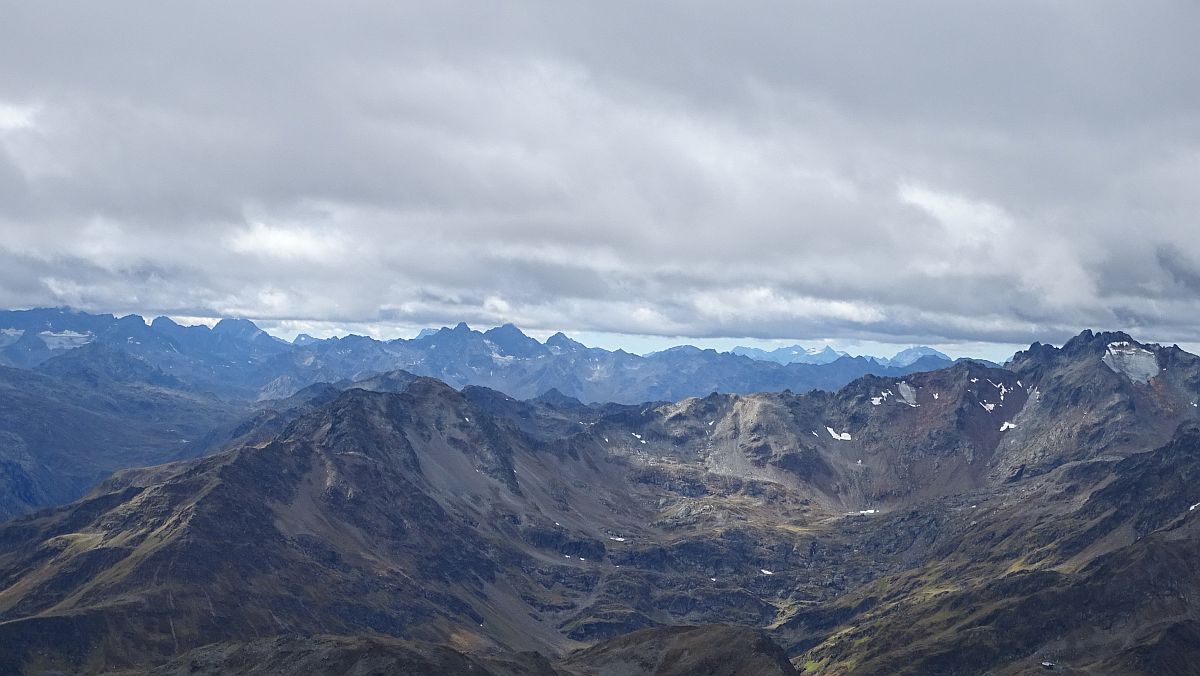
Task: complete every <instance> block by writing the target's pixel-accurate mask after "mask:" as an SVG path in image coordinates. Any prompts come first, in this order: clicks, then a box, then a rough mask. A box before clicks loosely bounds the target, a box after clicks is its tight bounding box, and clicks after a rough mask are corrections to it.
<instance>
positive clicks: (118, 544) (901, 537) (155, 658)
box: [0, 330, 1200, 674]
mask: <svg viewBox="0 0 1200 676" xmlns="http://www.w3.org/2000/svg"><path fill="white" fill-rule="evenodd" d="M434 335H442V336H443V337H445V336H446V335H447V334H446V332H443V333H441V334H434ZM449 335H457V334H455V330H450V331H449ZM531 349H532V348H531ZM85 350H90V351H85ZM122 355H124V356H122ZM68 357H70V358H71V359H73V360H74V362H69V361H66V359H67V358H68ZM44 364H45V367H44V368H41V369H40V370H38V371H37V372H31V371H24V370H21V371H18V370H15V369H14V370H11V371H12V372H13V373H20V374H23V375H24V377H26V378H29V379H31V380H29V382H28V383H26V384H25V385H23V389H24V390H29V391H36V388H35V387H34V386H35V385H37V386H39V387H42V388H48V389H49V390H53V386H52V384H53V383H57V382H60V381H59V380H56V379H61V378H69V379H70V382H71V383H73V384H72V387H77V388H81V389H79V390H78V392H84V391H85V389H84V388H92V389H91V390H86V391H101V390H102V391H105V392H115V393H121V392H126V389H132V391H133V392H134V393H136V394H137V396H141V397H146V398H151V399H153V400H154V401H156V402H161V401H165V402H176V401H177V398H178V397H182V396H184V394H186V393H187V392H188V391H189V390H188V387H189V386H188V384H187V383H186V382H184V383H182V384H181V381H179V380H178V376H174V375H171V374H169V373H167V372H166V371H164V370H162V369H158V368H149V367H148V366H147V365H146V362H145V360H141V359H132V360H131V359H130V358H129V357H128V354H127V353H124V352H118V353H114V352H113V350H112V349H110V348H107V347H104V346H103V344H100V345H91V346H89V347H84V348H79V349H77V350H74V351H73V352H66V353H64V354H63V355H60V356H57V357H55V358H53V359H51V360H49V361H47V362H44ZM122 388H126V389H122ZM18 389H21V388H18ZM45 396H46V397H47V398H49V397H50V395H48V394H47V395H45ZM112 396H113V397H116V399H114V401H116V402H118V403H120V402H124V401H125V399H122V398H121V397H134V394H128V393H126V394H120V396H119V397H118V395H117V394H113V395H112ZM190 396H195V397H199V399H197V401H203V402H206V403H205V405H208V406H217V405H218V404H221V405H228V404H222V403H221V402H220V400H214V399H212V398H211V397H210V395H207V394H192V395H190ZM135 400H136V398H135ZM1198 401H1200V359H1198V358H1197V357H1195V356H1194V355H1191V354H1189V353H1187V352H1184V351H1182V350H1180V349H1178V348H1174V347H1170V348H1165V347H1160V346H1157V345H1143V344H1140V343H1138V342H1136V341H1134V340H1133V339H1132V338H1131V337H1129V336H1127V335H1124V334H1092V333H1091V332H1085V333H1084V334H1081V335H1080V336H1078V337H1077V338H1075V339H1073V340H1071V341H1070V342H1068V343H1067V344H1066V345H1064V346H1063V347H1062V348H1055V347H1051V346H1046V345H1040V344H1034V345H1033V346H1031V347H1030V349H1029V350H1027V351H1024V352H1021V353H1018V354H1017V355H1016V356H1015V357H1014V358H1013V360H1012V361H1011V362H1010V363H1009V364H1008V365H1007V366H1006V367H1004V368H997V367H991V366H987V365H985V364H980V363H972V362H962V363H958V364H954V365H953V366H950V367H948V368H942V369H937V370H930V371H920V372H913V373H908V374H905V375H902V376H890V377H889V376H879V375H868V376H865V377H862V378H860V379H857V380H855V381H853V382H851V383H849V384H848V385H846V386H845V387H843V388H841V389H840V390H838V391H837V392H836V393H828V392H820V391H817V392H810V393H807V394H794V393H791V392H778V393H758V394H745V395H739V394H711V395H707V396H704V397H693V398H686V399H682V400H680V401H677V402H673V403H646V404H636V405H627V404H585V403H582V402H581V401H580V400H579V399H578V398H575V397H572V396H569V395H568V394H566V393H564V392H562V391H558V390H554V391H550V392H548V393H546V394H545V395H543V396H540V397H536V398H533V399H527V400H519V399H517V398H514V397H512V396H510V395H508V394H505V393H502V392H499V391H496V390H493V389H488V388H483V387H476V386H468V387H464V388H462V389H461V390H458V389H455V388H453V387H451V386H449V385H448V384H446V383H445V382H443V381H440V380H437V379H433V378H428V377H422V376H418V375H414V374H410V373H407V372H403V371H396V372H390V373H387V374H385V375H380V376H372V377H366V378H362V379H360V380H358V381H342V382H339V383H336V384H316V385H312V386H310V387H306V388H304V389H302V390H300V391H298V392H297V393H295V394H294V395H293V396H291V397H290V398H288V399H286V400H277V401H273V402H270V403H269V404H259V405H256V406H257V407H256V408H255V409H254V410H253V411H251V412H250V414H249V415H248V416H245V417H241V418H238V420H239V422H229V423H226V424H224V425H223V426H218V427H217V428H216V430H217V431H214V432H212V433H211V434H209V435H208V437H207V440H206V442H205V445H204V449H206V451H205V452H207V450H211V449H217V450H216V452H212V453H207V454H205V455H203V457H199V458H194V459H187V458H184V459H180V460H177V461H175V462H173V463H169V464H165V465H158V466H155V467H150V468H147V469H130V470H125V471H121V472H118V473H116V474H114V475H113V476H112V477H111V478H109V479H108V480H106V481H105V482H103V483H102V484H100V485H99V486H98V487H96V488H95V489H94V490H92V491H91V492H90V493H89V494H88V495H87V496H86V497H84V498H83V499H81V500H79V501H77V502H74V503H73V504H70V505H67V506H64V507H58V508H53V509H47V510H43V511H41V512H38V513H36V514H32V515H29V516H25V517H21V518H18V519H15V520H12V521H9V522H8V523H6V524H3V525H0V665H3V667H4V669H6V670H8V671H10V672H12V673H37V672H54V671H57V672H61V673H103V672H108V671H122V672H124V673H164V674H167V673H171V674H174V673H213V674H215V673H275V672H276V671H278V670H279V669H284V670H290V671H298V672H303V673H330V674H332V673H383V672H386V671H387V670H392V671H395V672H398V673H450V674H453V673H492V674H516V673H544V674H553V673H557V674H618V673H620V674H624V673H630V674H633V673H659V674H676V673H678V674H688V673H743V674H770V673H791V672H792V671H793V670H797V671H799V672H801V673H813V674H817V673H819V674H884V673H888V674H891V673H911V674H939V673H945V674H959V673H1020V672H1023V671H1029V670H1037V671H1040V670H1042V669H1043V668H1044V667H1043V666H1042V663H1043V662H1046V663H1052V666H1050V667H1045V668H1053V669H1059V670H1072V671H1076V672H1079V673H1147V674H1149V673H1156V674H1158V673H1180V674H1182V673H1190V671H1189V670H1190V669H1192V668H1193V666H1194V664H1195V663H1196V662H1195V660H1196V659H1197V657H1198V654H1197V651H1198V650H1200V649H1197V648H1196V646H1198V645H1200V632H1198V627H1197V624H1196V621H1195V619H1194V614H1195V609H1194V606H1193V602H1192V600H1191V599H1193V598H1195V597H1196V594H1197V593H1200V589H1198V588H1197V587H1198V586H1200V584H1198V583H1200V576H1198V575H1197V573H1196V572H1195V570H1196V568H1195V566H1194V565H1193V563H1194V561H1195V560H1196V558H1197V555H1198V554H1200V551H1197V549H1200V544H1198V543H1200V540H1197V538H1196V533H1194V532H1193V531H1194V530H1195V529H1196V528H1197V527H1198V526H1197V525H1196V518H1197V516H1200V514H1197V512H1196V511H1194V510H1195V508H1196V506H1197V505H1196V503H1200V497H1197V495H1198V494H1197V493H1196V491H1197V489H1196V488H1195V486H1197V485H1200V432H1198V431H1197V428H1196V424H1197V421H1198V419H1200V418H1198V411H1200V409H1198V408H1197V403H1198ZM213 402H218V403H216V404H215V403H213ZM122 405H126V404H123V403H122ZM128 405H134V404H128ZM164 405H165V404H164ZM172 405H174V404H172ZM100 408H103V407H100ZM152 410H154V409H152ZM219 412H220V413H222V414H223V415H230V412H229V411H227V410H223V409H222V410H220V411H219ZM194 452H197V453H199V452H201V451H200V450H195V451H194ZM372 669H375V670H377V671H371V670H372ZM356 670H357V671H356ZM378 670H382V671H378Z"/></svg>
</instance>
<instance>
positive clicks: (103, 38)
mask: <svg viewBox="0 0 1200 676" xmlns="http://www.w3.org/2000/svg"><path fill="white" fill-rule="evenodd" d="M1197 19H1200V8H1198V7H1197V6H1196V5H1195V4H1194V3H1185V2H1150V3H1140V4H1139V5H1137V6H1136V7H1133V6H1130V5H1126V4H1121V3H1108V2H1060V3H1033V2H1028V3H1026V2H1017V3H1005V4H1003V5H997V6H994V7H984V6H980V5H978V4H975V3H961V2H914V3H903V4H896V3H857V2H846V3H792V2H787V3H785V2H763V3H756V4H754V5H752V6H736V7H735V6H733V5H729V4H728V3H705V2H701V3H695V2H687V3H684V2H678V3H675V2H667V3H654V4H652V5H651V4H646V3H615V4H614V3H608V4H603V5H591V6H580V5H575V4H565V3H550V2H529V3H517V4H512V3H508V4H480V3H456V2H445V3H436V4H435V5H420V4H410V3H392V2H350V3H343V4H339V5H337V6H336V7H335V6H332V5H327V4H323V3H307V2H300V3H275V2H265V3H253V4H250V5H247V4H245V3H222V2H217V3H204V4H201V5H194V6H180V5H168V4H164V3H158V2H115V3H105V4H104V5H103V6H100V5H81V6H71V7H67V6H62V5H54V4H51V3H24V4H21V5H19V6H18V7H17V8H15V9H14V10H13V11H11V12H6V21H5V22H4V23H3V26H0V63H6V64H10V65H12V66H13V67H9V68H4V69H0V235H3V237H2V238H0V271H2V272H0V304H3V305H34V304H58V303H72V304H78V305H81V306H83V307H86V308H90V309H98V310H104V311H133V310H139V311H144V312H149V313H159V312H162V313H171V314H180V315H189V316H211V315H221V314H239V315H246V316H251V317H255V318H260V319H264V320H268V321H272V322H287V321H295V322H316V321H329V322H337V323H339V324H353V323H371V322H377V323H378V322H384V323H391V324H394V325H424V324H434V325H438V324H453V323H455V322H457V321H459V320H466V321H468V322H473V323H483V324H486V323H498V322H501V321H516V322H517V323H519V324H522V325H523V326H527V327H528V328H530V329H535V330H558V329H565V330H568V331H572V330H574V331H611V332H622V333H653V334H660V335H691V336H696V337H722V336H745V337H760V338H794V339H811V338H827V337H841V338H848V339H849V338H857V339H869V340H884V341H886V340H894V341H907V340H910V339H911V340H917V339H920V340H921V341H925V342H939V341H940V342H945V341H964V342H965V341H1000V342H1028V341H1031V340H1035V339H1036V340H1057V339H1061V338H1063V337H1065V336H1068V335H1070V334H1073V333H1075V332H1077V331H1078V330H1079V329H1081V328H1083V327H1085V326H1093V327H1101V328H1136V329H1138V330H1139V331H1140V332H1142V333H1143V334H1144V335H1145V336H1146V337H1147V338H1150V339H1162V340H1192V341H1194V340H1195V335H1196V333H1197V329H1198V328H1200V327H1198V323H1200V322H1197V320H1195V319H1193V318H1195V317H1200V312H1197V310H1200V299H1197V295H1196V294H1195V289H1196V288H1197V287H1196V281H1195V277H1193V276H1192V275H1194V274H1195V271H1196V268H1195V266H1194V265H1193V264H1192V263H1191V262H1192V261H1196V260H1200V240H1197V238H1196V237H1195V236H1194V234H1193V233H1194V223H1193V220H1192V219H1193V215H1194V214H1196V213H1200V193H1197V192H1196V191H1195V190H1194V186H1195V185H1197V184H1198V183H1200V160H1198V159H1197V158H1200V122H1198V120H1200V81H1198V80H1200V71H1197V69H1195V68H1193V67H1191V64H1193V63H1196V62H1198V61H1200V47H1198V46H1197V45H1196V43H1195V41H1194V39H1193V36H1192V31H1191V27H1192V26H1194V25H1196V23H1197V21H1196V20H1197ZM18 109H20V110H31V111H33V113H32V114H31V116H30V119H29V124H25V123H24V122H22V121H21V119H18V117H19V116H15V115H10V116H9V117H10V118H12V119H11V120H9V122H8V123H6V122H5V120H6V119H8V118H6V117H5V114H4V112H3V111H5V110H18ZM6 124H7V126H6Z"/></svg>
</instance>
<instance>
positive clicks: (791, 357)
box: [729, 345, 951, 368]
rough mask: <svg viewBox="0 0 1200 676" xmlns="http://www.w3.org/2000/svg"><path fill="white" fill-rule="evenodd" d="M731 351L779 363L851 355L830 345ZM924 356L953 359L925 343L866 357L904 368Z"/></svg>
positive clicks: (816, 361) (829, 360)
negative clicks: (893, 354)
mask: <svg viewBox="0 0 1200 676" xmlns="http://www.w3.org/2000/svg"><path fill="white" fill-rule="evenodd" d="M729 352H730V354H736V355H740V356H743V357H750V358H751V359H757V360H759V361H771V362H776V363H779V364H832V363H833V362H835V361H837V360H839V359H841V358H842V357H849V356H850V354H849V353H848V352H843V351H841V350H835V349H833V348H832V347H830V346H828V345H826V346H824V347H822V348H815V347H804V346H803V345H792V346H790V347H779V348H775V349H774V350H763V349H760V348H757V347H743V346H740V345H739V346H738V347H735V348H733V349H732V350H730V351H729ZM924 357H934V358H936V359H941V360H944V361H951V359H950V357H949V356H947V355H946V354H944V353H942V352H938V351H937V350H935V349H933V348H932V347H927V346H925V345H916V346H913V347H909V348H905V349H903V350H901V351H900V352H897V353H896V355H895V356H893V357H890V358H889V357H871V356H867V357H866V359H868V360H869V361H873V362H875V363H876V364H879V365H881V366H892V367H896V368H904V367H906V366H909V365H911V364H912V363H913V362H915V361H917V360H918V359H922V358H924Z"/></svg>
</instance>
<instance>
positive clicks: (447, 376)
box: [0, 308, 950, 403]
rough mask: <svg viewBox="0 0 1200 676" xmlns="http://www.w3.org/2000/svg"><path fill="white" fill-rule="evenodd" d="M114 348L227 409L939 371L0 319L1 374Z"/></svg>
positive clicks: (768, 387) (682, 353)
mask: <svg viewBox="0 0 1200 676" xmlns="http://www.w3.org/2000/svg"><path fill="white" fill-rule="evenodd" d="M90 343H98V344H101V345H105V346H108V347H111V348H114V349H119V350H122V351H124V352H127V353H129V354H130V355H133V356H134V357H136V358H138V359H141V360H142V361H145V362H146V363H147V364H149V365H151V366H153V367H155V368H157V369H159V370H161V371H162V372H164V373H166V374H168V375H171V376H173V377H175V378H178V379H179V380H180V381H182V382H184V383H187V384H188V385H189V386H190V387H192V388H193V389H195V390H198V391H203V392H207V393H209V394H213V395H215V396H218V397H221V398H223V399H226V400H243V401H249V400H263V399H276V398H280V397H288V396H291V395H292V394H295V393H296V392H297V391H299V390H300V389H302V388H304V387H305V386H308V385H311V384H313V383H317V382H333V381H337V380H342V379H358V378H361V377H363V376H365V375H369V374H374V373H386V372H388V371H394V370H397V369H404V370H407V371H410V372H412V373H416V374H419V375H427V376H432V377H436V378H439V379H441V380H443V381H445V382H447V383H449V384H451V385H453V386H455V387H463V386H466V385H482V386H486V387H492V388H494V389H498V390H500V391H503V392H505V393H507V394H509V395H511V396H515V397H523V398H528V397H535V396H537V395H539V394H542V393H543V392H546V391H548V390H551V389H556V390H558V391H560V392H562V393H564V394H566V395H568V396H572V397H576V398H578V399H581V400H583V401H594V402H608V401H613V402H621V403H636V402H640V401H655V400H673V399H680V398H683V397H689V396H702V395H705V394H708V393H710V392H716V391H719V392H734V393H750V392H765V391H783V390H788V389H790V390H792V391H796V392H806V391H808V390H811V389H837V388H838V387H841V386H842V385H845V384H846V383H848V382H850V381H851V380H853V379H855V378H858V377H860V376H863V375H866V374H868V373H873V374H878V375H903V374H904V373H907V372H912V371H917V370H928V369H931V368H940V367H942V366H946V365H948V364H949V363H950V359H949V358H948V357H946V356H945V355H942V354H941V353H936V352H934V351H928V350H929V348H923V350H925V351H922V352H919V353H913V352H911V351H906V352H904V353H901V355H898V356H897V357H896V358H894V359H892V360H880V359H876V358H867V357H850V356H848V355H840V356H838V357H837V358H836V359H833V360H829V361H823V362H819V363H788V364H782V363H778V362H776V361H769V360H767V361H764V360H761V359H750V358H747V357H745V356H741V355H738V354H731V353H723V352H717V351H715V350H701V349H699V348H695V347H691V346H681V347H676V348H672V349H669V350H665V351H663V352H658V353H654V354H650V355H646V356H639V355H635V354H630V353H628V352H625V351H623V350H616V351H609V350H604V349H600V348H593V347H587V346H584V345H583V344H581V343H579V342H577V341H574V340H572V339H570V338H568V337H567V336H566V335H564V334H562V333H557V334H555V335H553V336H551V337H550V338H549V339H547V340H546V342H545V343H541V342H538V341H537V340H535V339H533V338H530V337H529V336H527V335H525V334H524V333H522V332H521V330H520V329H518V328H517V327H515V326H513V325H511V324H505V325H503V326H498V327H495V328H493V329H489V330H487V331H475V330H472V329H471V328H470V327H468V326H467V325H466V324H458V325H457V326H455V327H453V328H442V329H439V330H436V331H435V330H432V329H427V330H424V331H422V332H421V334H420V335H419V336H418V337H417V338H414V339H412V340H405V339H396V340H390V341H381V340H375V339H373V338H369V337H365V336H356V335H350V336H344V337H337V338H329V339H325V340H318V339H315V338H312V337H311V336H306V335H301V336H298V337H297V338H296V339H295V340H294V341H293V342H291V343H287V342H285V341H283V340H280V339H278V338H275V337H273V336H271V335H269V334H267V333H266V332H264V331H262V330H261V329H259V328H258V327H257V326H255V325H254V323H253V322H250V321H248V320H244V319H241V320H238V319H224V320H221V321H220V322H218V323H217V324H216V325H215V326H214V327H212V328H209V327H207V326H188V327H184V326H180V325H179V324H176V323H175V322H174V321H172V320H170V319H168V318H166V317H158V318H156V319H154V320H153V321H152V322H150V323H149V324H146V322H145V320H143V319H142V318H141V317H139V316H137V315H129V316H125V317H120V318H117V317H113V316H112V315H92V314H86V313H81V312H75V311H71V310H67V309H63V308H41V309H34V310H19V311H8V312H0V365H8V366H13V367H32V366H36V365H38V364H40V363H42V362H43V361H46V360H48V359H50V358H52V357H53V356H55V355H58V354H63V353H66V352H69V351H70V350H72V349H74V348H77V347H79V346H80V345H83V344H90Z"/></svg>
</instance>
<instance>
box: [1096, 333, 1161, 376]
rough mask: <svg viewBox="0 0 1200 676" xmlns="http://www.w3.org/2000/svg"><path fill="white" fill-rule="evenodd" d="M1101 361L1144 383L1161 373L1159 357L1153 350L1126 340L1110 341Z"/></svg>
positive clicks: (1114, 369)
mask: <svg viewBox="0 0 1200 676" xmlns="http://www.w3.org/2000/svg"><path fill="white" fill-rule="evenodd" d="M1101 361H1103V362H1104V365H1105V366H1107V367H1108V368H1109V369H1111V370H1112V371H1113V372H1114V373H1120V374H1122V375H1124V376H1125V377H1126V378H1129V379H1130V380H1132V381H1133V382H1135V383H1141V384H1143V385H1145V384H1146V383H1148V382H1150V379H1151V378H1153V377H1154V376H1156V375H1158V374H1159V368H1158V357H1157V356H1156V355H1155V354H1154V353H1153V352H1151V351H1150V350H1147V349H1145V348H1143V347H1139V346H1137V345H1134V344H1133V343H1130V342H1128V341H1124V340H1122V341H1117V342H1115V343H1109V344H1108V347H1107V348H1106V349H1105V351H1104V357H1103V358H1101Z"/></svg>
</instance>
